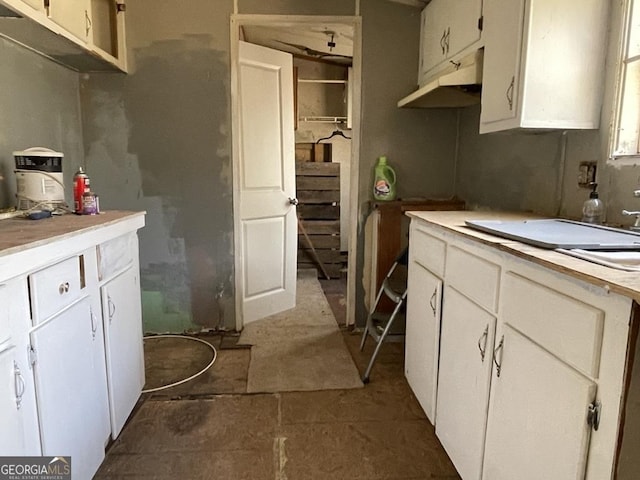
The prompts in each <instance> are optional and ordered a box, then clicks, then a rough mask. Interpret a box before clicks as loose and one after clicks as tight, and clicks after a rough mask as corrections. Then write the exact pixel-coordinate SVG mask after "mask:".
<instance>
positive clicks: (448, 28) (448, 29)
mask: <svg viewBox="0 0 640 480" xmlns="http://www.w3.org/2000/svg"><path fill="white" fill-rule="evenodd" d="M450 38H451V27H447V35H446V36H445V37H444V45H445V47H447V55H448V54H449V39H450Z"/></svg>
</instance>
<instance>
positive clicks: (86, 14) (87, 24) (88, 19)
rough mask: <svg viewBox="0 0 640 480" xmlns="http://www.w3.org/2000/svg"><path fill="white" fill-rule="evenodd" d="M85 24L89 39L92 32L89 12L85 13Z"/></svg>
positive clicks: (86, 34)
mask: <svg viewBox="0 0 640 480" xmlns="http://www.w3.org/2000/svg"><path fill="white" fill-rule="evenodd" d="M84 23H85V26H86V31H85V36H86V37H88V36H89V32H90V31H91V18H89V12H88V11H87V10H85V11H84Z"/></svg>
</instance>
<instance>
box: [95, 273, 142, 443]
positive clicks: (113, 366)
mask: <svg viewBox="0 0 640 480" xmlns="http://www.w3.org/2000/svg"><path fill="white" fill-rule="evenodd" d="M101 290H102V291H101V297H102V312H103V319H104V330H105V345H106V358H107V379H108V384H109V409H110V412H111V435H112V437H113V439H114V440H115V438H116V437H117V436H118V434H119V433H120V431H121V430H122V427H123V426H124V423H125V422H126V420H127V418H128V417H129V414H130V413H131V411H132V410H133V407H134V406H135V404H136V402H137V401H138V398H140V393H141V392H142V387H143V386H144V352H143V349H142V312H141V307H140V285H139V280H138V274H137V271H136V268H134V267H130V268H129V269H127V270H126V271H124V272H123V273H122V274H120V275H119V276H117V277H115V278H114V279H112V280H110V281H109V282H107V283H106V284H105V285H104V286H103V287H102V289H101Z"/></svg>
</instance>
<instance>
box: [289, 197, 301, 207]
mask: <svg viewBox="0 0 640 480" xmlns="http://www.w3.org/2000/svg"><path fill="white" fill-rule="evenodd" d="M298 203H300V202H298V199H297V198H294V197H289V205H298Z"/></svg>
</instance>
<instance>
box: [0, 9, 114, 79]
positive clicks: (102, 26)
mask: <svg viewBox="0 0 640 480" xmlns="http://www.w3.org/2000/svg"><path fill="white" fill-rule="evenodd" d="M0 7H6V10H5V11H6V12H7V14H6V15H0V35H2V36H4V37H6V38H9V39H12V40H14V41H16V42H18V43H20V44H23V45H26V46H27V47H30V48H32V49H33V50H34V51H36V52H39V53H41V54H42V55H44V56H45V57H47V58H50V59H52V60H54V61H56V62H58V63H61V64H63V65H66V66H68V67H70V68H72V69H74V70H77V71H81V72H94V71H117V70H120V71H123V72H126V55H125V52H126V49H125V40H124V38H125V37H124V29H125V24H124V15H125V10H126V6H125V4H124V0H0ZM9 12H13V13H14V15H11V14H9Z"/></svg>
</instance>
